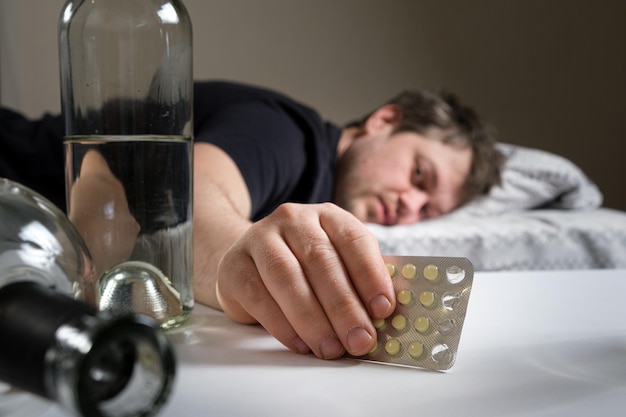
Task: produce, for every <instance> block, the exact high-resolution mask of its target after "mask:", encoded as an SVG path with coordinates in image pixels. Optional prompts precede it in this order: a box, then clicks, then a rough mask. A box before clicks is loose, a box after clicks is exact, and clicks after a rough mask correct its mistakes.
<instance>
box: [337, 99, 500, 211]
mask: <svg viewBox="0 0 626 417" xmlns="http://www.w3.org/2000/svg"><path fill="white" fill-rule="evenodd" d="M386 104H391V105H394V106H397V107H398V109H399V110H400V118H399V120H398V121H397V123H396V126H395V128H394V133H398V132H416V133H419V134H420V135H423V136H424V137H426V138H429V139H434V140H440V141H442V142H443V143H445V144H447V145H451V146H457V147H461V148H465V147H471V150H472V163H471V167H470V172H469V175H468V177H467V179H466V181H465V184H464V187H463V193H462V195H461V205H462V204H465V203H467V202H469V201H470V200H472V199H474V198H475V197H477V196H480V195H484V194H487V193H488V192H489V190H490V189H491V187H493V186H494V185H498V184H500V181H501V178H500V171H501V169H502V166H503V164H504V156H503V155H502V154H501V153H500V152H499V151H498V149H497V148H496V139H495V136H494V134H493V131H492V130H491V128H490V127H489V126H487V125H485V124H484V123H483V122H482V121H481V119H480V117H479V116H478V114H477V113H476V112H475V111H474V110H473V109H472V108H470V107H468V106H465V105H463V104H461V103H460V102H459V100H458V98H457V97H456V96H455V95H453V94H451V93H449V92H445V91H444V92H441V93H439V94H437V93H434V92H431V91H427V90H407V91H404V92H402V93H400V94H398V95H397V96H395V97H394V98H392V99H391V100H389V101H388V102H387V103H386ZM371 114H372V113H370V114H368V115H366V116H365V117H363V118H361V119H359V120H356V121H353V122H351V123H348V124H347V125H346V127H363V126H364V125H365V122H366V121H367V119H368V118H369V116H370V115H371Z"/></svg>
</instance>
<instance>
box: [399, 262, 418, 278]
mask: <svg viewBox="0 0 626 417" xmlns="http://www.w3.org/2000/svg"><path fill="white" fill-rule="evenodd" d="M402 276H403V277H404V278H406V279H413V278H415V277H416V276H417V268H416V267H415V265H413V264H406V265H404V266H403V267H402Z"/></svg>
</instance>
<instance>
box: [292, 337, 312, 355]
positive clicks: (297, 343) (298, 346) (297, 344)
mask: <svg viewBox="0 0 626 417" xmlns="http://www.w3.org/2000/svg"><path fill="white" fill-rule="evenodd" d="M293 348H294V349H295V351H296V352H298V353H308V352H309V351H310V350H311V349H309V347H308V346H307V344H306V343H304V341H303V340H302V339H300V338H299V337H298V336H296V337H294V338H293Z"/></svg>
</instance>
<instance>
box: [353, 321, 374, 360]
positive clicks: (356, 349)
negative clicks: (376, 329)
mask: <svg viewBox="0 0 626 417" xmlns="http://www.w3.org/2000/svg"><path fill="white" fill-rule="evenodd" d="M371 343H372V336H371V335H370V334H369V333H368V332H366V331H365V329H364V328H362V327H355V328H354V329H351V330H350V331H349V332H348V350H349V351H350V353H352V354H353V355H360V354H362V353H364V352H367V351H369V350H370V345H371Z"/></svg>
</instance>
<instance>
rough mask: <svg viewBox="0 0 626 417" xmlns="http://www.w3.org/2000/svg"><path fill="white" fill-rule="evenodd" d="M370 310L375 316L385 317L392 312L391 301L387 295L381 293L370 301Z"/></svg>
mask: <svg viewBox="0 0 626 417" xmlns="http://www.w3.org/2000/svg"><path fill="white" fill-rule="evenodd" d="M370 312H371V313H372V316H374V318H377V319H380V318H385V317H387V316H388V315H389V314H390V313H391V302H390V301H389V299H387V297H385V296H384V295H382V294H379V295H377V296H376V297H374V298H372V300H371V301H370Z"/></svg>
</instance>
